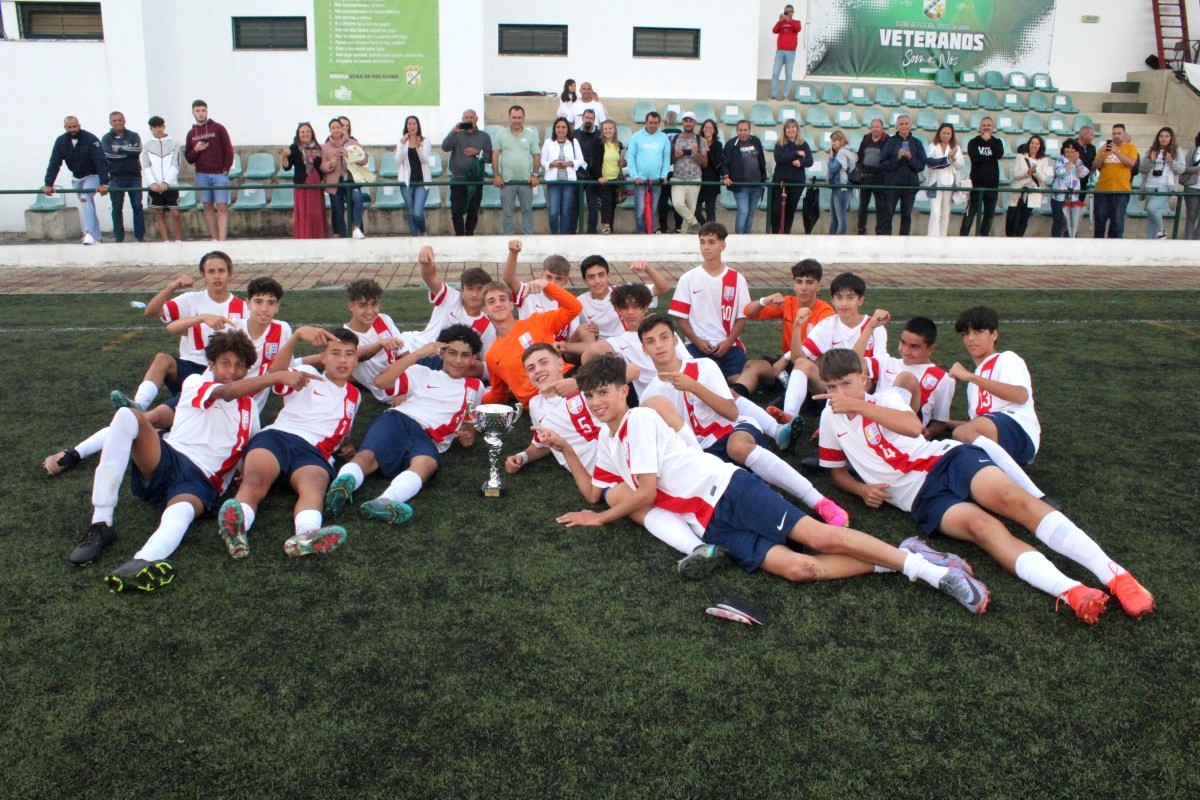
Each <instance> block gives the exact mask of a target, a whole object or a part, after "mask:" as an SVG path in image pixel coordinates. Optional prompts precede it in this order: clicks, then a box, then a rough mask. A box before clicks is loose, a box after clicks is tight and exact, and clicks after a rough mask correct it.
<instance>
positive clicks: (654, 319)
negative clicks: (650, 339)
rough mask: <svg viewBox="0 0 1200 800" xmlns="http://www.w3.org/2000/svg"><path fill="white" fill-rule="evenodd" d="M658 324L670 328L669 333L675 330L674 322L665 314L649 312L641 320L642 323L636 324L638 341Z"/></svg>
mask: <svg viewBox="0 0 1200 800" xmlns="http://www.w3.org/2000/svg"><path fill="white" fill-rule="evenodd" d="M659 325H666V326H667V327H668V328H670V329H671V333H674V332H675V322H674V320H672V319H671V318H670V317H669V316H667V315H666V314H651V315H650V316H648V317H646V318H645V319H644V320H642V324H641V325H638V341H639V342H640V341H641V340H642V338H643V337H644V336H645V335H646V334H647V333H649V332H650V331H651V330H653V329H654V328H656V327H658V326H659Z"/></svg>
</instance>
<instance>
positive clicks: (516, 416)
mask: <svg viewBox="0 0 1200 800" xmlns="http://www.w3.org/2000/svg"><path fill="white" fill-rule="evenodd" d="M523 411H525V406H523V405H521V404H520V402H518V403H517V413H516V414H515V415H514V416H513V419H512V424H513V425H516V424H517V421H518V420H519V419H521V413H522V412H523Z"/></svg>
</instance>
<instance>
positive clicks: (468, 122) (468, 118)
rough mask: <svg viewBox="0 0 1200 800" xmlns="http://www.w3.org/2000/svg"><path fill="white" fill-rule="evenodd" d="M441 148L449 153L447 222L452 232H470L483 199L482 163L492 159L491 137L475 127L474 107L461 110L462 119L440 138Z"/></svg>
mask: <svg viewBox="0 0 1200 800" xmlns="http://www.w3.org/2000/svg"><path fill="white" fill-rule="evenodd" d="M442 152H443V153H449V154H450V161H449V164H448V166H449V168H450V222H451V223H453V225H454V235H455V236H474V235H475V225H476V223H478V222H479V204H480V203H481V202H482V201H483V188H482V186H481V184H480V181H482V180H483V177H484V169H483V165H484V164H488V163H490V162H491V160H492V137H491V136H489V135H488V133H487V131H484V130H481V129H480V128H479V115H478V114H476V113H475V109H473V108H468V109H467V110H466V111H464V112H463V113H462V121H461V122H459V123H458V124H457V125H455V126H454V127H453V128H452V129H451V130H450V132H449V133H447V134H446V138H445V139H442Z"/></svg>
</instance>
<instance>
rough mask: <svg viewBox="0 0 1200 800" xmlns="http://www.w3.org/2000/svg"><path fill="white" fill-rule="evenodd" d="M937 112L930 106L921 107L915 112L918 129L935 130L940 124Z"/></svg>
mask: <svg viewBox="0 0 1200 800" xmlns="http://www.w3.org/2000/svg"><path fill="white" fill-rule="evenodd" d="M941 124H942V122H941V120H939V119H938V115H937V112H936V111H934V110H933V109H932V108H922V109H921V110H920V111H918V112H917V120H916V127H917V130H920V131H936V130H937V129H938V126H939V125H941Z"/></svg>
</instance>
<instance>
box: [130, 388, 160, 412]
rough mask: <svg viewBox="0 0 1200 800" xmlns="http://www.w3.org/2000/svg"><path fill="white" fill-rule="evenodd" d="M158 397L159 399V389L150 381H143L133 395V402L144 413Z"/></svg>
mask: <svg viewBox="0 0 1200 800" xmlns="http://www.w3.org/2000/svg"><path fill="white" fill-rule="evenodd" d="M156 397H158V387H157V386H155V385H154V384H153V383H151V382H150V381H142V382H141V383H140V384H138V388H137V392H136V393H135V394H134V395H133V402H135V403H137V405H138V406H139V407H140V408H141V409H142V411H145V410H146V409H147V408H149V407H150V404H151V403H153V402H154V398H156Z"/></svg>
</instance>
